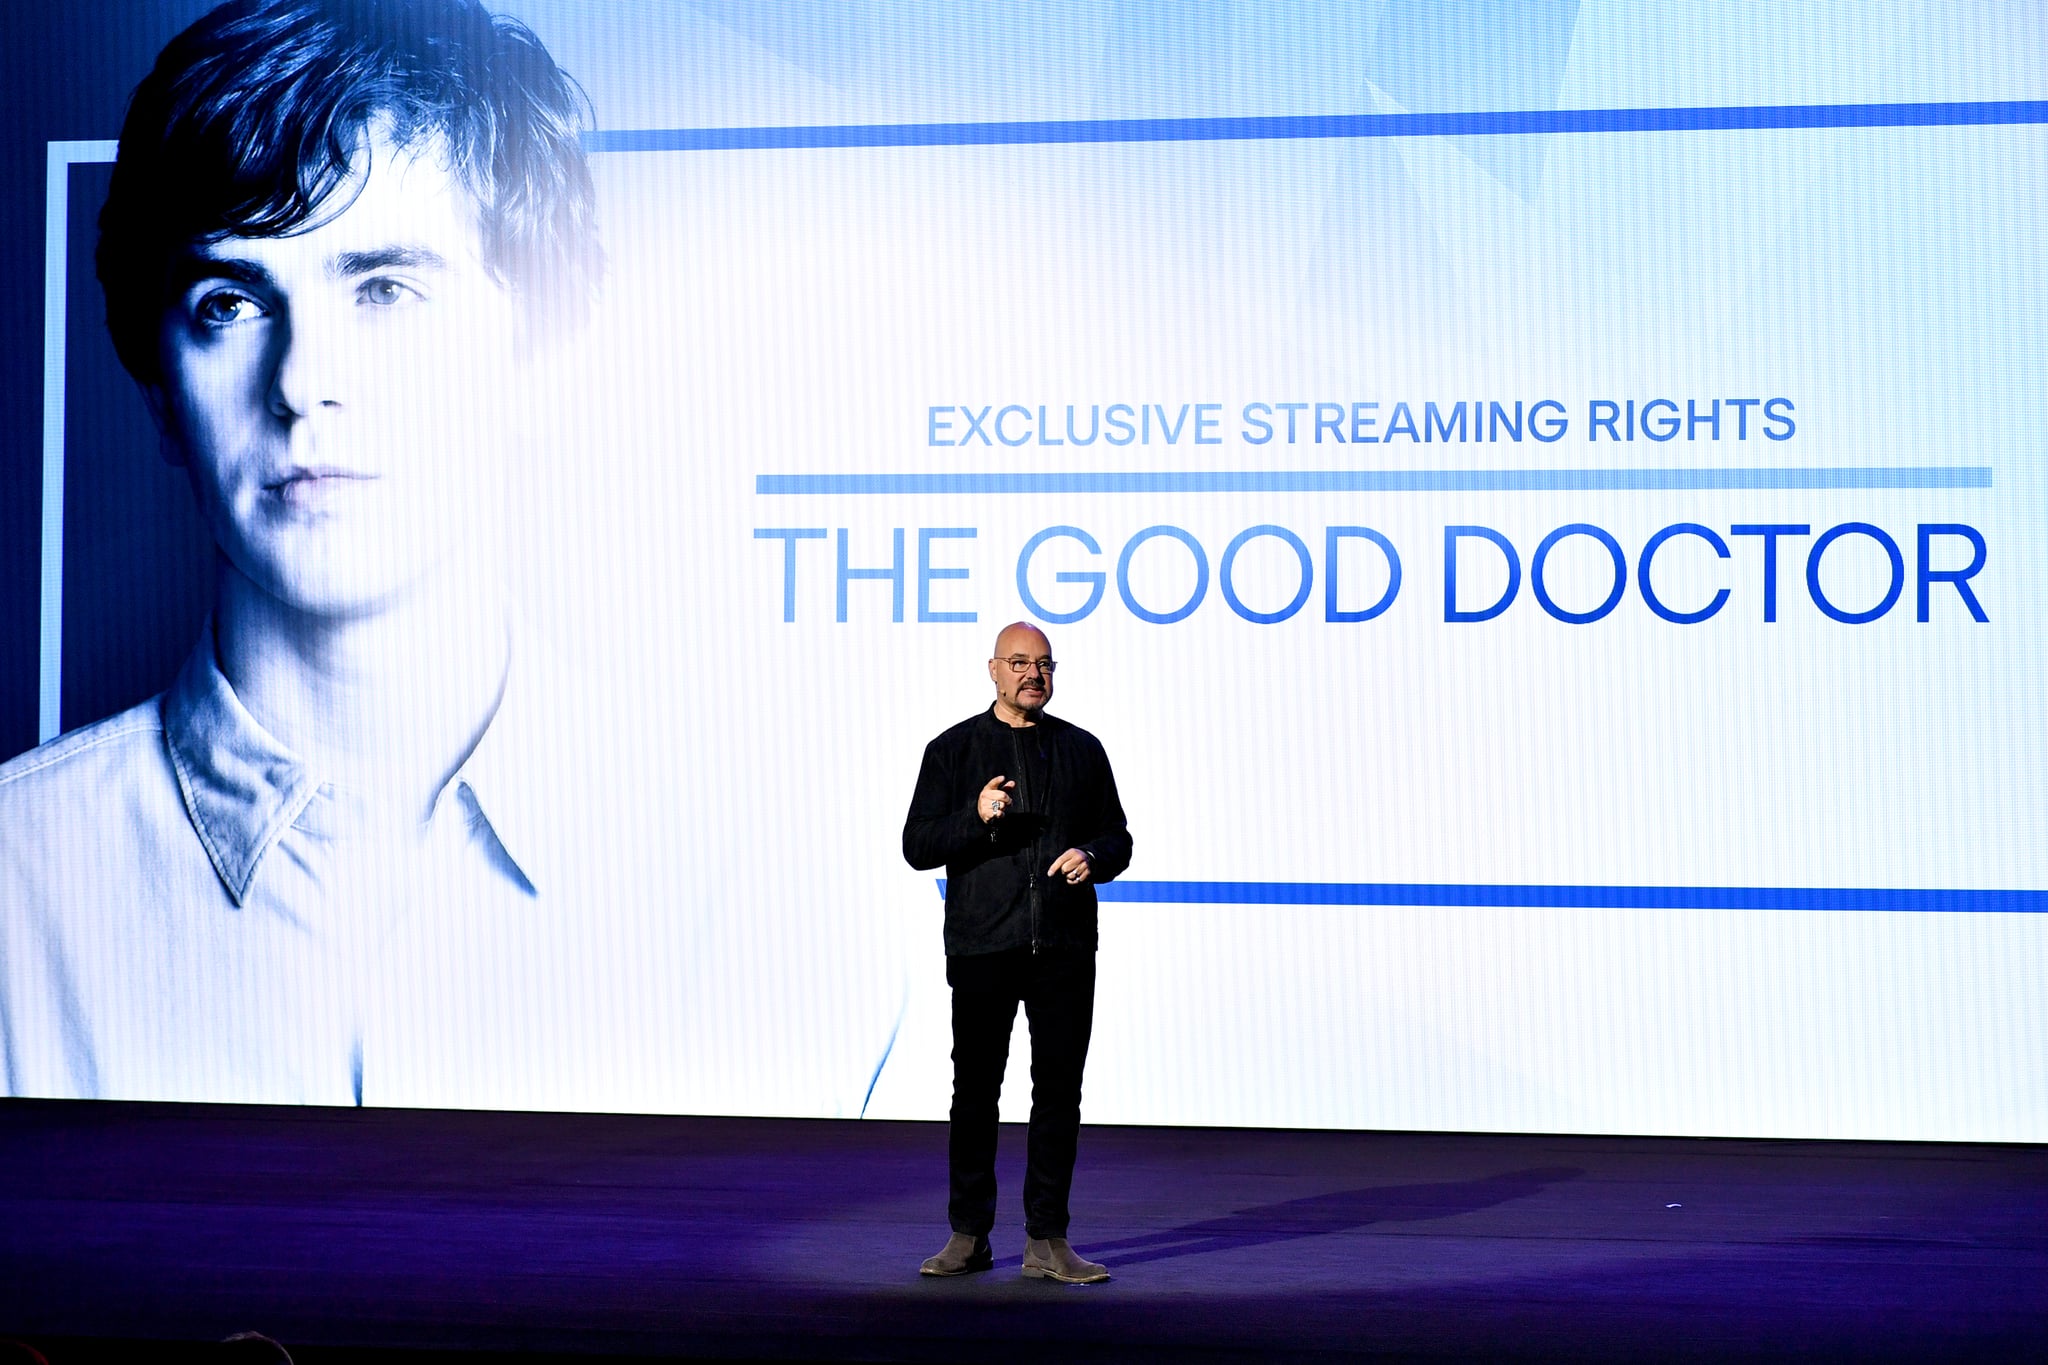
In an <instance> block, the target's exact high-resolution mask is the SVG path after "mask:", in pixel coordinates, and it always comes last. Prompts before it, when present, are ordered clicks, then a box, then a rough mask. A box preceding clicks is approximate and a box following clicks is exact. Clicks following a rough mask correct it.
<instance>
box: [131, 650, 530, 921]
mask: <svg viewBox="0 0 2048 1365" xmlns="http://www.w3.org/2000/svg"><path fill="white" fill-rule="evenodd" d="M520 671H521V670H520V669H518V668H511V669H509V670H508V676H507V678H506V682H505V690H504V693H503V695H502V696H501V697H500V699H499V702H498V711H497V714H496V715H495V716H494V717H493V718H492V721H491V724H490V727H489V728H488V729H487V730H485V732H484V735H483V738H482V739H481V740H479V741H478V742H477V746H476V748H475V749H474V750H473V751H472V752H471V753H470V756H469V758H468V760H467V761H466V762H464V763H463V765H462V767H461V768H460V769H459V770H457V772H456V774H455V776H454V777H453V778H451V779H450V780H449V783H448V786H447V787H446V788H444V789H443V791H442V793H441V795H440V797H438V798H437V806H438V802H439V801H445V800H448V799H450V797H451V796H453V795H457V794H460V793H463V792H466V793H467V802H466V804H467V805H468V806H469V808H470V810H471V811H473V812H474V814H475V815H476V816H481V817H482V819H483V821H484V823H485V824H486V825H487V826H488V828H489V830H490V833H491V836H492V837H493V838H495V839H496V840H497V842H498V846H499V848H500V849H502V850H503V851H504V853H505V856H506V858H507V860H508V861H509V862H510V863H511V866H512V868H513V869H514V870H515V871H516V872H517V874H518V875H519V876H520V877H521V878H523V879H524V880H525V882H526V885H527V888H528V889H529V890H533V889H535V888H537V887H538V886H539V885H540V884H541V881H540V875H541V874H540V868H542V867H544V866H546V865H548V864H549V862H550V861H551V858H550V855H549V854H548V853H546V852H545V851H544V849H543V847H542V845H543V844H544V842H545V831H546V828H547V822H546V820H545V818H544V816H543V813H542V812H541V811H540V810H539V809H538V806H539V804H540V799H539V794H538V792H537V791H536V788H537V787H538V785H539V784H538V783H537V782H536V781H534V780H533V777H534V774H533V773H532V770H531V769H532V764H531V756H532V755H533V754H534V753H535V752H536V750H535V748H534V745H533V744H532V742H531V741H532V738H533V736H534V734H535V733H536V731H535V728H534V727H535V722H536V718H535V717H534V716H533V715H532V714H531V711H532V708H531V707H530V706H529V705H527V704H526V703H527V702H528V701H529V699H528V698H527V697H526V696H525V689H523V688H522V687H520V686H519V685H518V684H519V674H520ZM163 720H164V740H165V746H166V748H167V749H168V750H169V754H170V760H171V765H172V767H173V769H174V770H175V771H176V774H177V779H178V789H179V791H180V792H181V793H182V794H183V796H184V801H185V812H186V814H187V815H188V816H189V817H190V819H191V821H192V829H193V832H194V833H195V834H196V835H197V836H198V838H199V843H200V846H201V847H202V848H204V849H205V850H206V856H207V858H208V859H209V860H211V862H212V863H213V868H214V871H215V872H216V873H218V874H219V876H220V879H221V883H222V884H223V885H224V886H225V887H226V888H227V890H228V894H229V895H231V896H232V897H233V898H234V901H235V904H236V905H238V906H239V905H241V904H242V903H243V902H244V901H245V899H246V898H247V896H248V894H249V888H250V886H251V885H252V884H253V883H254V881H255V879H256V875H257V872H258V871H259V869H260V868H261V866H262V863H263V859H264V857H265V855H267V854H268V853H269V852H270V850H271V849H272V848H274V847H275V846H276V844H277V841H278V839H279V838H280V837H281V836H282V835H283V834H284V832H285V831H286V830H287V829H289V828H291V827H292V826H293V825H294V824H296V823H301V822H304V823H306V824H308V825H309V826H310V827H317V828H318V829H319V830H320V832H322V833H328V834H336V833H341V832H344V831H346V830H347V829H349V828H350V827H352V826H358V827H359V826H361V825H363V824H365V823H367V822H366V820H365V819H364V816H363V812H362V810H361V808H360V807H359V806H358V805H357V804H356V803H353V802H351V801H350V800H349V798H348V797H347V796H346V794H344V793H340V792H337V790H336V789H335V788H334V787H333V786H332V785H331V784H330V783H329V782H328V781H327V780H326V778H325V777H324V776H323V775H322V774H320V773H319V772H316V771H315V770H314V769H313V768H312V767H311V766H310V765H309V764H307V763H306V762H305V761H304V760H302V759H300V758H299V757H298V755H296V754H294V753H293V752H292V751H291V750H290V749H288V748H286V747H285V746H284V744H283V743H281V742H280V741H279V740H278V739H276V738H275V737H274V736H273V735H271V733H270V732H269V731H267V730H265V729H264V728H263V726H262V725H261V724H260V723H259V722H258V721H257V719H256V718H255V717H254V716H252V715H250V714H249V712H248V710H247V708H245V707H244V706H243V705H242V701H241V698H239V697H237V696H236V695H235V690H234V688H233V686H232V685H230V684H229V682H228V680H227V678H226V677H225V676H224V675H223V674H222V673H221V671H220V664H219V661H218V659H217V658H216V656H215V653H214V641H213V623H212V621H210V620H209V621H208V622H207V625H206V628H205V629H204V630H202V631H201V632H200V636H199V643H198V644H197V645H195V646H194V647H193V650H192V653H191V654H190V655H189V656H187V658H186V660H185V665H184V667H183V668H182V669H181V670H179V673H178V678H177V681H176V682H174V683H172V685H171V687H170V690H169V691H167V692H166V693H165V694H164V699H163ZM316 801H317V802H318V804H317V805H316V804H315V803H316Z"/></svg>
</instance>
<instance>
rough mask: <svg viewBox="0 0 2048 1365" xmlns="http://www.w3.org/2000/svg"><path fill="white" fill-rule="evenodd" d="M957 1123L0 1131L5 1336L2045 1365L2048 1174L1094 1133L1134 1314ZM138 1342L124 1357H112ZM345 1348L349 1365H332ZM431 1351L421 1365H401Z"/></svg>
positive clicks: (189, 1123)
mask: <svg viewBox="0 0 2048 1365" xmlns="http://www.w3.org/2000/svg"><path fill="white" fill-rule="evenodd" d="M1022 1137H1023V1135H1022V1133H1021V1132H1013V1131H1008V1130H1006V1131H1005V1133H1004V1157H1005V1162H1006V1165H1005V1173H1004V1176H1005V1181H1006V1186H1005V1194H1004V1199H1005V1203H1004V1222H1003V1223H1002V1225H1001V1226H1000V1227H999V1228H998V1230H997V1252H998V1255H999V1257H1000V1259H999V1260H998V1261H997V1264H996V1269H995V1270H994V1272H992V1273H990V1274H985V1275H977V1276H971V1277H966V1278H963V1279H960V1280H947V1281H935V1280H920V1279H919V1278H918V1276H917V1274H916V1269H917V1263H918V1260H919V1259H920V1258H921V1257H923V1256H924V1255H926V1254H928V1253H929V1252H931V1251H933V1250H935V1249H936V1248H937V1247H938V1245H939V1243H940V1242H941V1241H942V1240H943V1238H944V1234H945V1226H944V1218H943V1210H942V1202H943V1186H944V1178H943V1176H944V1150H945V1147H944V1142H945V1134H944V1129H943V1128H942V1127H941V1126H938V1125H932V1124H904V1123H857V1122H852V1123H826V1122H805V1121H765V1120H733V1119H668V1118H644V1117H610V1116H607V1117H582V1116H552V1115H522V1114H464V1113H423V1112H409V1111H369V1112H358V1111H336V1110H307V1109H229V1108H214V1107H201V1106H186V1105H130V1104H74V1103H48V1102H40V1101H19V1100H16V1101H5V1102H0V1336H4V1335H8V1334H12V1335H14V1336H18V1337H23V1338H27V1339H29V1340H30V1341H32V1342H36V1343H38V1344H41V1345H43V1347H44V1349H45V1351H46V1352H47V1353H48V1354H49V1355H50V1358H51V1360H52V1362H53V1365H71V1363H75V1362H83V1361H88V1360H93V1361H96V1360H113V1359H121V1360H150V1359H155V1358H158V1350H157V1348H155V1347H152V1346H149V1345H147V1344H145V1343H147V1342H150V1341H155V1342H169V1341H176V1340H191V1341H199V1340H217V1339H218V1338H220V1337H221V1336H222V1335H224V1334H226V1333H228V1332H231V1331H235V1330H238V1329H244V1328H251V1327H254V1328H260V1329H262V1330H264V1331H266V1332H269V1333H271V1334H272V1335H273V1336H276V1337H279V1338H280V1339H282V1340H283V1341H285V1342H286V1343H287V1344H289V1345H291V1346H292V1347H293V1348H294V1350H295V1353H296V1354H297V1356H298V1359H299V1361H300V1362H301V1365H318V1363H319V1362H321V1361H343V1360H369V1359H378V1360H381V1359H394V1360H398V1359H418V1358H419V1357H417V1356H414V1355H412V1354H411V1353H412V1352H425V1351H436V1352H494V1353H513V1352H534V1353H539V1352H583V1353H590V1354H618V1355H643V1356H693V1355H694V1356H729V1357H730V1356H765V1357H800V1358H855V1359H883V1360H889V1359H906V1360H1004V1359H1032V1360H1077V1359H1081V1360H1087V1359H1106V1360H1142V1359H1172V1360H1183V1359H1209V1358H1219V1359H1222V1358H1239V1357H1243V1358H1256V1359H1288V1358H1293V1359H1315V1358H1320V1357H1328V1358H1354V1357H1380V1358H1394V1359H1407V1358H1415V1359H1491V1360H1514V1359H1575V1360H1703V1361H1705V1360H1712V1361H1721V1360H1735V1359H1759V1358H1764V1359H1857V1360H1901V1361H1907V1360H1910V1361H1923V1360H1941V1359H1961V1358H1969V1359H1996V1360H2027V1359H2048V1149H2043V1148H2039V1147H1978V1146H1924V1145H1909V1144H1889V1143H1820V1142H1736V1141H1700V1140H1685V1139H1621V1138H1575V1137H1501V1136H1475V1135H1443V1134H1410V1133H1365V1134H1356V1133H1301V1132H1258V1131H1234V1130H1232V1131H1219V1130H1199V1129H1197V1130H1187V1129H1138V1128H1091V1129H1088V1130H1087V1131H1086V1132H1085V1133H1084V1134H1083V1139H1082V1150H1081V1172H1080V1177H1079V1179H1078V1182H1077V1188H1076V1193H1075V1199H1076V1208H1077V1210H1078V1213H1079V1221H1078V1222H1077V1225H1076V1227H1075V1242H1076V1244H1077V1245H1078V1246H1079V1247H1080V1248H1081V1249H1082V1250H1083V1251H1085V1252H1088V1253H1090V1254H1093V1255H1095V1256H1097V1257H1098V1258H1099V1259H1103V1260H1106V1261H1108V1262H1109V1263H1110V1265H1111V1268H1112V1270H1113V1271H1114V1272H1115V1275H1116V1278H1115V1279H1114V1280H1113V1281H1112V1282H1111V1283H1109V1284H1107V1285H1100V1286H1093V1287H1072V1288H1069V1287H1061V1286H1056V1285H1052V1284H1050V1283H1047V1282H1043V1281H1026V1280H1024V1279H1022V1278H1021V1277H1020V1276H1019V1275H1018V1271H1017V1267H1018V1255H1019V1252H1020V1251H1021V1250H1022V1237H1023V1234H1022V1231H1021V1229H1020V1228H1019V1226H1018V1223H1017V1215H1016V1213H1015V1208H1016V1203H1015V1201H1016V1189H1017V1183H1018V1174H1019V1172H1018V1167H1019V1166H1020V1164H1021V1148H1022ZM115 1338H126V1339H130V1340H129V1341H128V1342H127V1343H126V1344H123V1345H114V1344H112V1339H115ZM340 1348H350V1349H346V1350H344V1349H340ZM401 1351H403V1352H404V1354H399V1352H401Z"/></svg>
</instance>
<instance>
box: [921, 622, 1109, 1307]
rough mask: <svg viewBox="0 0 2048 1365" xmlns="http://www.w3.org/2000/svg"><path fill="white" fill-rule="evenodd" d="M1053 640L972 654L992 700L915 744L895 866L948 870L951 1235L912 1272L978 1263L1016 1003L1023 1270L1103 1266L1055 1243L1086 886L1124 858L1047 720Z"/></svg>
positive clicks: (1074, 1073)
mask: <svg viewBox="0 0 2048 1365" xmlns="http://www.w3.org/2000/svg"><path fill="white" fill-rule="evenodd" d="M1054 667H1055V665H1054V663H1053V659H1052V645H1051V642H1050V641H1048V640H1047V639H1046V637H1045V633H1044V632H1043V631H1041V630H1039V629H1038V628H1037V627H1036V626H1033V625H1029V624H1027V623H1025V622H1022V621H1019V622H1017V623H1016V624H1014V625H1011V626H1007V627H1005V628H1004V630H1003V632H1002V634H1000V635H998V636H997V637H996V648H995V657H994V658H992V659H990V660H989V661H988V676H989V680H990V681H991V682H993V683H994V684H995V689H996V699H995V703H994V705H992V706H991V707H990V708H989V709H988V710H986V711H983V712H981V713H980V714H978V715H976V716H973V717H971V718H970V719H968V720H964V721H962V722H960V723H959V724H958V725H955V726H954V727H952V728H951V729H950V730H947V731H946V732H945V733H944V734H942V735H940V736H939V737H938V738H937V739H934V740H933V741H932V742H931V743H930V744H928V745H926V746H925V751H924V766H923V767H922V768H921V769H920V770H919V772H918V775H917V792H916V794H915V795H914V796H912V798H911V801H910V815H909V818H908V819H906V820H905V821H904V824H903V856H904V857H905V858H907V859H909V861H910V865H911V866H912V867H915V868H919V869H924V868H933V867H938V866H939V865H941V864H944V865H945V868H946V981H947V984H948V985H950V986H951V987H952V988H953V1113H952V1129H951V1135H950V1138H949V1141H948V1144H947V1164H948V1168H949V1173H950V1191H949V1197H948V1200H947V1206H946V1213H947V1217H948V1219H949V1221H950V1222H951V1223H952V1227H953V1235H952V1237H951V1238H949V1239H948V1240H947V1242H946V1245H945V1247H944V1248H943V1249H942V1250H941V1251H940V1252H939V1253H938V1254H937V1255H935V1256H933V1257H931V1258H929V1259H928V1260H926V1261H925V1263H924V1264H923V1266H922V1267H920V1269H921V1272H922V1273H923V1274H926V1275H963V1274H966V1273H968V1272H970V1271H976V1270H987V1269H989V1268H990V1267H991V1266H992V1265H993V1264H994V1259H995V1258H994V1253H993V1252H992V1251H991V1250H990V1248H989V1241H988V1234H989V1231H990V1229H991V1228H992V1227H994V1225H995V1215H996V1175H995V1159H996V1101H997V1099H998V1097H999V1096H1000V1094H1001V1092H1002V1085H1003V1070H1004V1067H1005V1066H1006V1065H1007V1063H1008V1061H1009V1053H1010V1030H1011V1028H1012V1026H1013V1025H1014V1023H1015V1022H1016V1018H1017V1004H1018V1002H1019V1001H1022V1002H1023V1005H1024V1012H1025V1016H1026V1018H1027V1019H1028V1020H1029V1021H1030V1027H1031V1128H1030V1139H1029V1141H1030V1146H1029V1150H1028V1154H1027V1156H1026V1164H1025V1171H1024V1235H1025V1238H1026V1241H1025V1244H1024V1273H1025V1274H1026V1275H1027V1276H1031V1277H1033V1278H1039V1279H1051V1280H1060V1281H1064V1282H1065V1283H1068V1284H1092V1283H1094V1282H1096V1281H1098V1280H1106V1279H1108V1278H1109V1271H1108V1270H1106V1269H1105V1268H1103V1267H1102V1266H1101V1265H1098V1264H1096V1263H1095V1262H1093V1261H1086V1260H1083V1259H1081V1257H1080V1256H1079V1255H1078V1254H1077V1253H1076V1252H1075V1251H1074V1249H1073V1247H1071V1246H1070V1245H1068V1243H1067V1222H1068V1211H1067V1196H1068V1193H1069V1191H1070V1190H1071V1189H1072V1187H1073V1183H1074V1148H1075V1144H1076V1142H1077V1140H1078V1139H1079V1136H1080V1126H1081V1069H1082V1067H1083V1065H1084V1064H1085V1063H1086V1062H1087V1059H1088V1035H1089V1029H1090V1026H1091V1023H1092V1021H1093V1015H1094V1008H1095V888H1094V886H1093V883H1095V882H1106V881H1108V880H1110V879H1111V878H1113V877H1115V876H1116V875H1117V874H1118V873H1120V872H1122V871H1123V870H1124V869H1125V868H1126V867H1129V866H1130V862H1131V835H1130V831H1129V830H1128V829H1126V828H1125V827H1124V808H1123V805H1122V803H1121V802H1119V801H1118V800H1117V794H1116V778H1115V776H1114V775H1113V774H1112V773H1111V772H1110V769H1109V756H1108V755H1107V754H1105V753H1104V752H1103V749H1102V745H1101V744H1100V743H1099V742H1098V741H1097V740H1096V738H1095V736H1093V735H1091V734H1089V733H1088V732H1087V731H1086V730H1083V729H1081V728H1080V727H1079V726H1076V725H1069V724H1067V723H1066V722H1065V721H1063V720H1059V719H1057V718H1055V717H1053V716H1049V715H1047V714H1046V713H1045V704H1046V703H1047V702H1048V701H1050V700H1052V675H1053V668H1054Z"/></svg>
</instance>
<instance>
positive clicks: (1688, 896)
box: [939, 878, 2048, 915]
mask: <svg viewBox="0 0 2048 1365" xmlns="http://www.w3.org/2000/svg"><path fill="white" fill-rule="evenodd" d="M939 894H940V895H941V896H944V895H945V894H946V882H945V879H944V878H940V879H939ZM1095 894H1096V896H1097V898H1098V899H1100V900H1103V901H1113V902H1124V903H1130V904H1163V905H1423V906H1428V905H1442V906H1459V905H1462V906H1493V907H1500V908H1542V907H1553V906H1554V907H1562V908H1571V909H1616V910H1906V911H1918V912H1920V913H1923V914H1970V915H1986V914H1990V915H2013V914H2027V915H2038V914H2048V891H1943V890H1928V889H1923V888H1908V889H1900V888H1896V887H1871V888H1864V887H1835V886H1547V885H1534V886H1517V885H1500V884H1496V883H1490V882H1480V883H1459V882H1133V881H1118V882H1107V883H1105V884H1103V885H1102V886H1100V887H1097V888H1096V892H1095Z"/></svg>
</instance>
